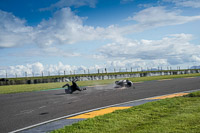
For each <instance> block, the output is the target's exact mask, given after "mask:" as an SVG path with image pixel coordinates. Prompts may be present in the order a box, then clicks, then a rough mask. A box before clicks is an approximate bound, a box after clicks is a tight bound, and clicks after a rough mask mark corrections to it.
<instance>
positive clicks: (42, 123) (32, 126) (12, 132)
mask: <svg viewBox="0 0 200 133" xmlns="http://www.w3.org/2000/svg"><path fill="white" fill-rule="evenodd" d="M194 91H200V89H197V90H191V91H183V92H176V93H189V92H194ZM176 93H172V94H176ZM166 95H170V94H166ZM166 95H161V96H166ZM154 97H158V96H154ZM154 97H148V98H143V99H138V100H133V101H128V102H124V103H119V104H113V105H109V106H104V107H100V108H95V109H91V110H86V111H82V112H78V113H74V114H71V115H66V116H63V117H59V118H56V119H52V120H49V121H44V122H41V123H38V124H35V125H31V126H28V127H25V128H21V129H18V130H15V131H11V132H9V133H17V132H20V131H23V130H27V129H30V128H34V127H37V126H40V125H44V124H47V123H50V122H54V121H57V120H61V119H66V118H69V117H72V116H76V115H80V114H84V113H88V112H92V111H96V110H100V109H104V108H108V107H113V106H120V105H123V104H129V103H132V102H138V101H142V100H148V99H149V98H154Z"/></svg>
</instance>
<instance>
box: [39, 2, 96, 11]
mask: <svg viewBox="0 0 200 133" xmlns="http://www.w3.org/2000/svg"><path fill="white" fill-rule="evenodd" d="M96 4H97V0H59V1H58V2H57V3H55V4H52V5H51V6H50V7H47V8H41V9H40V11H45V10H52V9H55V8H58V9H59V8H64V7H72V6H73V7H75V8H78V7H81V6H89V7H92V8H95V7H96Z"/></svg>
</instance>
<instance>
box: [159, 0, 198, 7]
mask: <svg viewBox="0 0 200 133" xmlns="http://www.w3.org/2000/svg"><path fill="white" fill-rule="evenodd" d="M163 1H164V2H172V3H174V4H176V6H183V7H192V8H200V1H199V0H163Z"/></svg>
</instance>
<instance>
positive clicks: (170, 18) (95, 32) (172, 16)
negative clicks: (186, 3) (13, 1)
mask: <svg viewBox="0 0 200 133" xmlns="http://www.w3.org/2000/svg"><path fill="white" fill-rule="evenodd" d="M0 15H1V18H2V20H1V21H0V34H1V36H0V40H1V41H0V47H4V48H5V47H14V46H19V45H27V44H28V45H36V46H39V47H41V48H48V47H55V46H56V45H68V44H74V43H79V42H83V41H93V40H106V39H109V40H112V41H114V42H120V41H122V42H123V41H124V40H126V38H124V35H127V34H132V33H137V32H142V31H144V30H147V29H151V28H155V27H161V26H168V25H178V24H184V23H187V22H191V21H195V20H200V16H181V15H180V11H179V12H177V11H168V10H166V9H165V8H164V7H151V8H147V9H144V10H142V11H140V12H138V13H137V14H135V15H134V16H132V17H129V18H128V20H131V21H136V22H137V24H132V25H128V26H122V27H119V26H115V25H110V26H108V27H106V28H104V27H96V28H95V27H93V26H88V25H84V23H83V22H84V20H85V19H86V18H82V17H79V16H77V15H76V14H74V12H72V11H71V9H70V8H62V9H61V10H58V11H57V12H55V13H54V15H53V16H52V17H51V18H49V19H48V20H43V21H42V22H41V23H39V24H38V25H37V26H35V27H31V26H27V25H26V22H25V20H22V19H20V18H18V17H16V16H14V15H13V14H11V13H7V12H4V11H0Z"/></svg>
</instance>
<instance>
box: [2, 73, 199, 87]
mask: <svg viewBox="0 0 200 133" xmlns="http://www.w3.org/2000/svg"><path fill="white" fill-rule="evenodd" d="M192 73H200V70H199V69H193V70H179V71H175V70H174V71H159V72H142V73H129V74H116V73H115V74H113V75H112V74H109V75H100V76H98V75H96V76H92V75H91V76H76V77H75V76H73V77H60V78H58V77H57V78H45V77H43V78H39V79H23V80H14V79H12V80H9V79H5V78H3V79H1V81H0V86H3V85H19V84H39V83H52V82H66V81H67V80H68V81H72V80H74V79H75V78H77V79H79V80H80V81H87V80H106V79H119V78H131V77H149V76H161V75H179V74H192Z"/></svg>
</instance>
